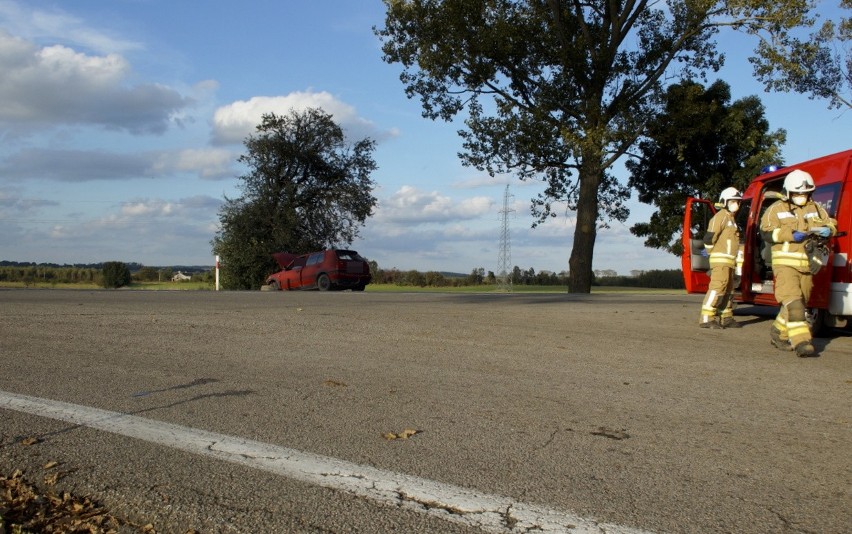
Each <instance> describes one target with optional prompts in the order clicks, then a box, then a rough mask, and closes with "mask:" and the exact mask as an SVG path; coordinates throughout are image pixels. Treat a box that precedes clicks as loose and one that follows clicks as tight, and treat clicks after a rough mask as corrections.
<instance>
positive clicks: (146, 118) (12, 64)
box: [0, 29, 193, 136]
mask: <svg viewBox="0 0 852 534" xmlns="http://www.w3.org/2000/svg"><path fill="white" fill-rule="evenodd" d="M0 72H2V73H3V75H2V77H0V135H7V136H8V135H19V134H20V133H21V130H22V129H23V130H28V131H33V130H36V129H40V128H50V127H54V126H56V125H57V124H63V123H64V124H74V125H97V126H101V127H105V128H107V129H114V130H126V131H129V132H131V133H135V134H139V133H163V132H164V131H165V130H166V128H167V127H168V125H169V123H170V119H171V117H172V116H173V115H174V114H176V113H178V112H179V111H180V110H182V109H183V108H186V107H188V106H189V105H191V104H192V102H193V101H192V100H191V99H189V98H185V97H183V96H182V95H181V94H180V93H178V92H177V91H176V90H174V89H171V88H168V87H165V86H163V85H159V84H141V85H134V86H126V85H125V82H126V80H127V79H128V78H129V75H130V73H131V69H130V65H129V63H128V62H127V60H126V59H125V58H123V57H122V56H120V55H118V54H112V53H111V54H107V55H101V56H95V55H88V54H84V53H81V52H77V51H75V50H73V49H71V48H68V47H66V46H63V45H51V46H46V47H42V48H39V47H38V46H36V45H35V44H33V43H31V42H29V41H26V40H24V39H22V38H20V37H16V36H14V35H12V34H10V33H9V32H8V31H6V30H3V29H0Z"/></svg>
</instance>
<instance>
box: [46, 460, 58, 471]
mask: <svg viewBox="0 0 852 534" xmlns="http://www.w3.org/2000/svg"><path fill="white" fill-rule="evenodd" d="M57 465H59V462H54V461H50V462H47V463H46V464H44V468H45V469H53V468H54V467H56V466H57Z"/></svg>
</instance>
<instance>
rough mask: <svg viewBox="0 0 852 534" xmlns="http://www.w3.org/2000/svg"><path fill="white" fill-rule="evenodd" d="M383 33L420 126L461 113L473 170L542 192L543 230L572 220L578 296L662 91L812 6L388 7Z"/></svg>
mask: <svg viewBox="0 0 852 534" xmlns="http://www.w3.org/2000/svg"><path fill="white" fill-rule="evenodd" d="M385 4H386V6H387V15H386V18H385V26H384V27H383V28H380V29H376V34H377V35H378V36H379V37H380V38H381V40H382V50H383V52H384V60H385V61H386V62H388V63H399V64H400V65H401V66H402V68H403V72H402V75H401V76H400V79H401V81H402V82H403V84H404V86H405V91H406V94H407V95H408V96H409V97H415V96H416V97H418V98H419V99H420V102H421V104H422V107H423V115H424V116H425V117H427V118H430V119H433V120H435V119H442V120H451V119H452V118H453V117H455V116H456V115H457V114H458V113H460V112H462V111H463V110H466V111H467V119H466V121H465V125H466V130H462V131H461V132H460V134H461V136H462V137H463V139H464V152H463V153H462V154H461V155H460V156H461V159H462V162H463V163H464V164H465V165H470V166H474V167H476V168H477V169H480V170H484V171H487V172H489V173H490V174H492V175H493V174H496V173H514V174H515V175H517V176H518V177H519V178H520V179H522V180H541V181H543V182H544V183H545V185H546V187H545V191H544V193H542V194H541V195H540V196H539V197H538V198H537V199H533V204H532V208H533V212H534V213H535V214H537V215H538V218H539V219H538V220H539V222H542V221H544V220H546V219H547V218H548V217H554V216H556V215H557V214H558V213H559V212H561V211H562V210H563V209H564V208H565V207H566V206H567V209H569V210H576V212H577V214H576V223H577V224H576V227H575V233H574V238H573V249H572V252H571V258H570V261H569V265H570V271H571V275H570V277H571V278H570V280H569V286H570V290H571V291H573V292H588V291H589V290H590V288H591V279H592V265H591V264H592V257H593V252H594V245H595V239H596V236H597V228H598V226H599V225H601V224H603V225H605V224H606V221H608V220H610V219H614V220H618V221H624V220H626V218H627V216H628V210H627V208H626V206H625V202H626V200H627V199H628V198H629V189H628V188H627V187H626V186H624V185H623V184H621V183H619V182H618V180H617V179H616V178H615V177H614V176H613V175H612V174H610V172H609V169H610V168H611V167H612V165H613V164H614V163H615V162H616V161H617V160H618V159H619V158H620V157H622V156H624V155H625V154H627V152H628V150H629V149H630V148H631V147H632V146H633V145H634V144H635V143H636V141H637V139H638V138H639V136H641V135H642V134H643V133H644V129H645V126H646V125H647V124H649V122H650V121H649V119H650V118H651V117H652V116H653V115H654V113H655V112H656V111H657V108H658V106H659V103H660V102H661V101H662V95H663V93H664V90H665V85H666V83H667V81H668V80H674V81H678V80H682V79H692V78H694V77H698V76H702V75H704V74H705V73H706V72H708V71H713V70H717V69H718V68H719V66H720V65H721V62H722V58H721V56H720V55H719V54H718V52H717V50H716V46H715V42H714V41H713V40H712V38H713V37H714V35H715V34H716V32H717V31H718V27H720V26H730V27H734V28H748V29H757V28H763V27H770V28H773V29H775V30H779V31H780V30H785V29H786V28H788V27H789V26H790V25H796V24H797V23H798V22H799V21H800V20H801V17H799V16H798V15H800V14H801V13H802V12H804V11H806V8H807V2H806V1H804V0H787V1H784V2H778V1H770V0H744V1H738V2H721V1H719V2H713V1H700V2H696V1H693V0H672V1H669V2H612V1H609V0H590V1H587V2H571V1H568V0H550V1H548V2H544V1H542V0H525V1H518V0H423V1H406V0H385Z"/></svg>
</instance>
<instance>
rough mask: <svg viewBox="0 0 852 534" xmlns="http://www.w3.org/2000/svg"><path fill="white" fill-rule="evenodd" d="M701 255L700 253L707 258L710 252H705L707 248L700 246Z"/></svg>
mask: <svg viewBox="0 0 852 534" xmlns="http://www.w3.org/2000/svg"><path fill="white" fill-rule="evenodd" d="M701 255H702V256H704V257H705V258H709V257H710V253H709V252H707V249H706V248H702V249H701Z"/></svg>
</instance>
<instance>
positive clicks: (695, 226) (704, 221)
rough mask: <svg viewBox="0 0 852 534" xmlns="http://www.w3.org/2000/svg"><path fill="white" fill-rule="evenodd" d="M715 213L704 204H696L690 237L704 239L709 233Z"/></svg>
mask: <svg viewBox="0 0 852 534" xmlns="http://www.w3.org/2000/svg"><path fill="white" fill-rule="evenodd" d="M712 217H713V213H712V212H711V211H710V206H709V205H708V204H706V203H704V202H694V203H693V204H692V217H691V223H692V224H691V227H690V229H689V231H690V237H691V238H692V239H704V234H706V233H707V226H708V225H709V224H710V219H711V218H712Z"/></svg>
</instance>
